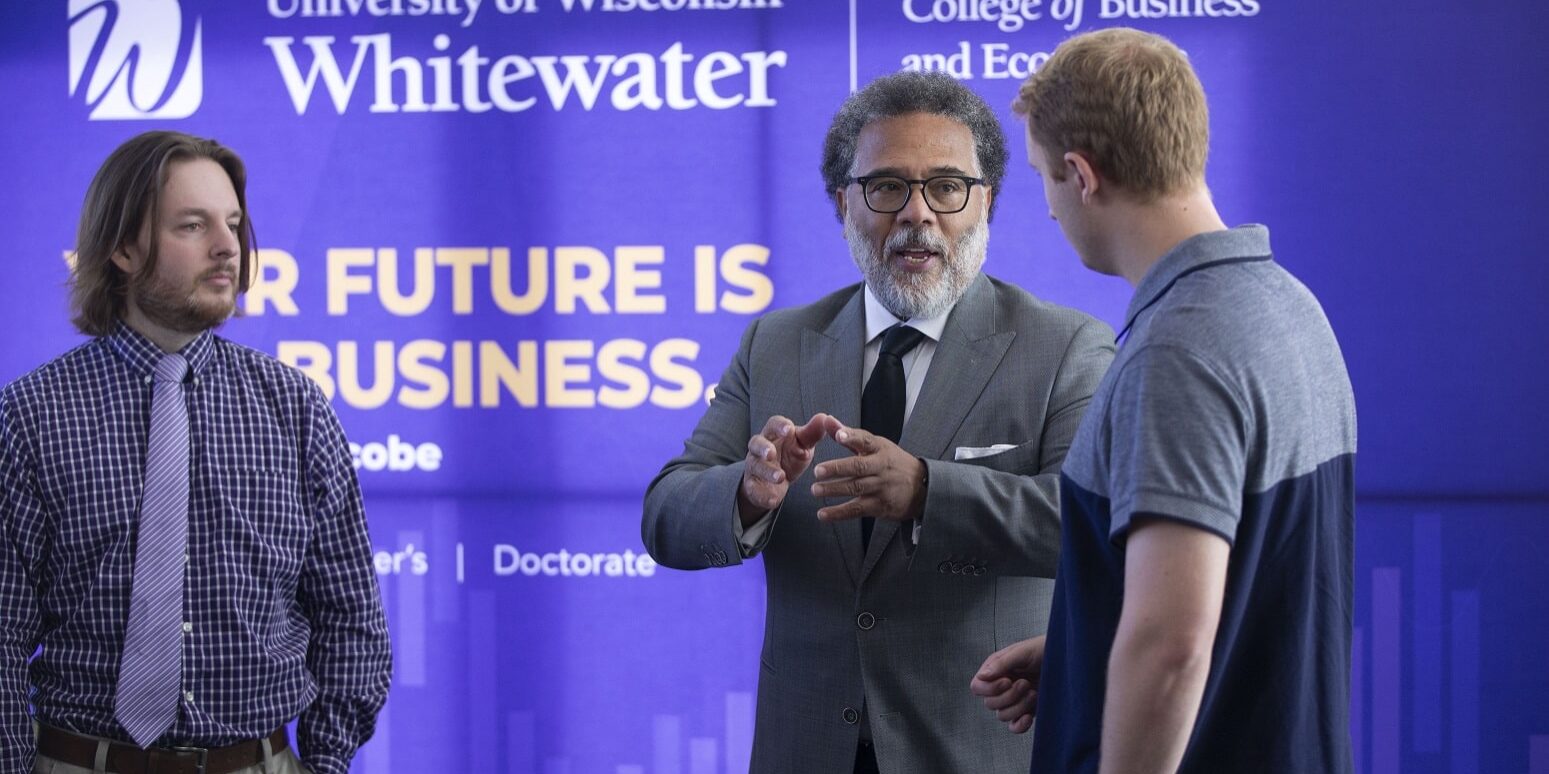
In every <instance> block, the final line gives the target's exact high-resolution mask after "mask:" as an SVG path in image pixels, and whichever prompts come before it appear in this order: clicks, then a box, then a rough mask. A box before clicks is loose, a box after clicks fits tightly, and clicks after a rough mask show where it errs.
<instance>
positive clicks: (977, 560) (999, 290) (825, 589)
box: [641, 274, 1113, 774]
mask: <svg viewBox="0 0 1549 774" xmlns="http://www.w3.org/2000/svg"><path fill="white" fill-rule="evenodd" d="M865 327H866V326H865V311H864V302H863V295H862V292H861V286H860V285H859V284H857V285H853V286H851V287H848V288H845V289H843V290H841V291H839V292H837V293H834V294H832V295H830V296H827V297H825V298H823V299H822V300H820V301H817V302H816V303H813V304H810V305H808V306H804V307H800V308H795V309H785V310H780V311H776V312H771V313H769V314H768V315H766V316H764V317H763V318H761V319H759V320H757V321H755V322H754V323H753V324H752V325H750V326H749V327H748V329H747V332H746V333H745V334H744V335H743V338H742V345H741V347H740V349H739V350H738V352H737V356H736V359H735V360H734V361H733V362H732V364H731V365H730V366H729V367H728V368H727V370H726V373H725V375H724V376H722V378H721V381H720V384H719V386H718V387H717V388H716V392H715V399H714V400H713V401H712V402H711V404H710V407H709V409H708V410H707V411H706V412H705V415H704V417H703V418H701V419H700V421H699V425H698V426H697V427H696V428H694V434H693V435H692V436H691V437H690V438H689V439H688V442H687V443H686V444H685V448H684V451H683V454H682V455H680V456H679V457H677V458H676V459H674V460H672V461H671V462H668V463H667V465H666V466H665V467H664V468H662V471H661V473H660V474H658V475H657V477H656V480H655V481H653V482H651V487H650V489H649V491H647V493H646V497H645V510H644V517H643V519H642V524H641V532H642V536H643V538H644V541H645V545H646V548H647V549H648V550H649V551H650V553H651V556H652V557H653V558H654V559H655V560H656V561H657V562H659V563H660V564H663V565H666V566H668V567H675V568H678V569H685V570H698V569H703V568H707V567H720V566H726V565H733V564H739V563H741V561H742V553H741V550H740V548H739V546H738V543H737V540H736V538H735V537H734V533H733V529H732V522H733V519H735V518H736V515H735V514H736V508H737V505H736V502H737V500H736V497H737V487H738V486H739V483H740V481H741V478H742V469H743V458H744V457H745V456H746V453H747V442H748V439H749V437H751V435H752V434H753V433H756V432H758V431H759V430H760V429H762V428H763V425H764V422H765V421H766V420H767V419H768V418H769V417H770V416H773V415H776V414H780V415H783V416H786V417H788V418H790V419H791V420H793V421H795V422H797V423H801V422H804V421H806V419H807V418H809V417H811V416H812V415H813V414H815V413H817V412H820V411H823V412H828V413H830V414H833V415H834V416H836V417H838V418H839V419H840V421H842V422H844V423H845V424H848V425H855V426H859V423H860V405H861V362H862V361H861V353H862V349H863V347H864V346H865V340H864V339H865ZM1112 359H1113V332H1112V330H1111V329H1110V328H1108V326H1106V325H1104V324H1103V323H1101V322H1099V321H1098V320H1095V319H1093V318H1091V317H1089V316H1087V315H1085V314H1082V313H1080V312H1076V311H1074V310H1071V309H1067V308H1064V307H1060V306H1055V305H1053V304H1048V303H1045V302H1043V301H1040V300H1038V299H1036V298H1034V297H1033V296H1031V295H1030V294H1028V293H1027V292H1026V291H1023V290H1021V289H1020V288H1017V287H1014V286H1012V285H1008V284H1005V283H1002V282H1000V281H998V280H993V279H990V278H989V277H987V276H985V275H982V274H981V275H980V276H979V277H978V278H977V279H976V280H975V281H974V282H973V284H972V285H970V287H969V288H968V290H967V292H966V293H964V295H963V297H962V299H961V300H959V301H958V304H957V306H956V307H955V308H954V309H953V311H952V314H951V315H950V316H949V317H948V318H947V323H946V328H945V330H944V331H943V332H942V338H941V341H940V343H939V344H938V346H937V348H936V353H935V355H934V357H933V359H932V361H931V364H930V371H929V372H928V373H927V374H926V377H925V383H924V386H923V387H922V388H921V392H920V394H919V396H918V397H917V398H916V401H915V405H914V410H913V412H912V413H911V414H910V417H909V421H908V423H907V424H906V425H905V426H904V431H903V437H902V438H901V439H900V445H901V446H902V447H903V448H904V449H906V450H907V451H909V452H910V453H912V454H915V455H917V456H919V457H921V458H922V459H924V460H925V461H926V467H927V468H928V471H929V484H928V486H927V493H926V500H925V512H924V516H923V517H922V527H921V531H920V540H919V544H918V546H914V545H911V542H910V540H909V534H908V526H907V525H904V527H903V529H900V525H899V524H898V523H897V522H892V521H887V520H882V519H878V520H877V523H876V528H875V531H874V532H873V534H872V538H871V544H870V550H869V551H868V552H866V553H865V554H864V555H863V554H862V552H861V525H860V523H859V522H858V521H853V520H852V521H848V522H844V523H839V524H824V523H820V522H819V521H818V520H817V519H816V517H815V516H814V515H813V514H814V513H815V512H816V511H817V509H818V508H820V507H822V505H823V503H821V502H819V501H818V500H817V499H815V498H813V497H812V495H811V492H810V487H811V484H812V480H813V479H812V473H811V469H810V468H809V469H808V472H807V473H806V474H804V475H803V476H802V477H801V478H800V479H798V480H797V481H795V482H793V483H792V485H791V487H790V489H789V491H788V493H787V494H786V499H785V502H784V504H783V505H782V506H781V507H780V509H779V510H778V511H777V512H776V514H775V518H776V519H777V520H776V521H775V523H774V525H773V527H772V528H771V529H770V530H769V531H768V532H767V533H765V538H764V541H763V545H762V546H760V550H761V551H762V553H763V556H764V571H765V573H766V580H767V584H768V605H767V614H766V619H765V622H764V648H763V657H762V659H761V661H762V669H761V672H760V677H759V686H758V710H757V721H756V723H757V725H756V729H755V732H754V742H753V763H752V771H754V772H760V773H762V772H800V773H801V774H825V773H827V772H832V773H833V774H849V772H850V771H851V767H852V766H853V764H854V759H855V749H856V744H857V739H858V734H859V732H860V725H859V722H858V721H859V719H860V712H861V711H862V710H863V709H864V711H865V712H866V714H867V721H868V722H869V724H870V729H871V735H872V738H873V740H874V742H875V744H876V752H877V758H878V762H879V763H880V764H881V768H882V770H883V771H885V772H888V774H909V773H912V772H919V773H920V774H945V773H948V772H1016V773H1017V774H1021V772H1025V771H1026V770H1027V767H1028V764H1029V761H1030V759H1031V736H1032V734H1024V735H1021V736H1017V735H1013V734H1011V733H1010V732H1008V731H1007V730H1006V728H1005V726H1003V725H1002V724H1000V723H999V722H997V721H996V720H995V718H994V716H993V715H992V714H991V713H990V712H989V711H988V710H986V709H985V708H984V706H983V705H982V704H980V702H979V701H978V699H976V698H975V697H974V696H972V695H971V694H970V693H969V692H968V683H969V681H970V680H971V679H972V678H973V675H974V672H975V671H976V670H977V669H978V667H979V664H980V663H981V662H982V661H983V659H984V658H985V656H988V655H989V654H990V653H991V652H992V651H994V650H997V649H999V648H1002V647H1005V646H1006V645H1009V644H1011V643H1012V642H1014V641H1016V640H1020V639H1024V638H1026V637H1031V636H1034V635H1036V634H1041V633H1042V632H1043V631H1044V629H1045V627H1046V625H1047V620H1048V616H1049V600H1050V594H1051V592H1052V590H1053V586H1054V581H1053V580H1052V579H1053V577H1054V571H1055V567H1056V563H1057V558H1058V552H1059V546H1060V522H1059V490H1058V480H1059V469H1060V464H1061V462H1062V461H1063V460H1064V458H1065V451H1066V449H1067V448H1068V447H1069V446H1070V442H1071V439H1072V437H1074V435H1075V432H1076V426H1077V424H1078V423H1079V422H1080V421H1081V415H1082V413H1083V412H1084V411H1085V409H1086V406H1087V402H1088V401H1089V400H1090V399H1091V395H1092V392H1093V391H1094V390H1095V389H1096V388H1097V383H1098V381H1099V380H1100V379H1101V378H1102V375H1103V372H1104V371H1105V370H1106V369H1107V367H1108V363H1109V361H1111V360H1112ZM994 444H1017V445H1016V446H1015V448H1012V449H1010V450H1008V451H1003V452H1001V453H999V454H994V455H991V456H988V457H984V458H981V459H976V460H973V461H971V462H967V463H962V462H952V461H951V460H952V459H953V457H954V453H955V450H956V449H957V448H958V447H964V446H973V447H986V446H991V445H994ZM847 454H849V452H847V451H846V450H845V449H844V448H843V447H841V446H839V445H838V444H836V443H834V442H833V441H832V440H824V441H823V442H822V443H821V444H820V445H819V447H818V449H817V454H816V459H815V460H814V461H813V465H814V466H816V465H817V463H819V462H822V461H823V460H827V459H835V458H839V457H842V456H845V455H847ZM835 502H838V501H837V500H836V501H835Z"/></svg>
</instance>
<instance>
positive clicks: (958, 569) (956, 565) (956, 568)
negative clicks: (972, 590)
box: [952, 562, 963, 575]
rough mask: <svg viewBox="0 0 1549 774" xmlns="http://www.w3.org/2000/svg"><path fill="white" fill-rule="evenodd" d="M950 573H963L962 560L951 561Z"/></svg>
mask: <svg viewBox="0 0 1549 774" xmlns="http://www.w3.org/2000/svg"><path fill="white" fill-rule="evenodd" d="M952 574H953V575H962V574H963V563H962V562H953V563H952Z"/></svg>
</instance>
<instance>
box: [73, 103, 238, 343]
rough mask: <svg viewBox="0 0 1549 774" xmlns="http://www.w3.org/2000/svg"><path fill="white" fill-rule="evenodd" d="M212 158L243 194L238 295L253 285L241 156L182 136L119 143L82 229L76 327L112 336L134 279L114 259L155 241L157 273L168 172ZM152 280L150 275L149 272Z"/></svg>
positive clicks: (86, 208)
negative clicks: (143, 236) (161, 205)
mask: <svg viewBox="0 0 1549 774" xmlns="http://www.w3.org/2000/svg"><path fill="white" fill-rule="evenodd" d="M201 158H203V159H209V160H211V161H214V162H215V163H217V164H219V165H220V166H221V169H224V170H226V175H227V176H228V177H230V178H231V187H232V188H233V189H234V190H235V191H236V193H237V206H238V207H239V208H240V209H241V211H242V223H241V225H240V226H239V227H238V229H237V242H238V244H239V245H240V246H241V251H242V256H241V259H240V260H241V265H240V266H239V267H238V270H237V294H238V295H239V296H240V295H241V294H242V293H244V292H246V291H247V289H248V287H249V285H251V284H252V276H253V266H254V261H253V259H254V253H253V250H254V240H253V222H252V221H251V220H250V219H249V218H248V214H247V169H246V167H244V166H243V164H242V159H241V158H240V157H238V156H237V154H236V152H235V151H233V150H231V149H230V148H227V147H226V146H224V145H221V144H220V143H218V142H216V141H215V140H207V139H204V138H202V137H194V136H192V135H188V134H183V133H182V132H166V131H156V132H145V133H144V134H139V135H136V136H134V137H132V138H130V139H129V140H128V141H126V142H125V143H124V144H123V145H120V146H118V148H117V149H116V150H114V151H113V153H112V155H110V156H108V159H107V161H104V162H102V168H101V169H98V170H97V175H96V177H93V178H92V181H91V185H90V186H89V187H88V188H87V189H86V201H85V203H83V204H82V205H81V225H80V229H79V230H78V231H77V232H76V237H75V263H74V266H73V267H72V268H71V271H70V310H71V313H72V317H71V322H73V323H75V327H76V329H77V330H79V331H80V332H81V333H84V334H87V335H88V336H105V335H107V334H109V333H111V332H112V331H113V327H114V324H115V322H116V321H117V320H118V319H119V318H120V317H122V316H123V314H124V304H125V302H126V299H127V297H128V296H127V291H128V287H129V283H130V278H129V276H128V275H127V274H125V273H124V271H123V270H122V269H120V268H119V267H118V266H117V265H115V264H114V263H113V261H112V258H113V255H114V254H115V253H117V252H119V251H120V250H123V249H125V248H126V247H128V246H129V245H132V244H135V243H136V242H137V241H138V240H139V238H140V235H141V233H142V231H141V230H142V229H145V231H144V233H146V234H148V235H149V237H150V248H149V250H148V251H147V252H146V255H145V265H144V266H143V267H142V268H141V269H140V270H141V271H142V272H153V271H155V269H156V255H157V242H158V240H157V236H156V234H157V228H158V226H159V225H160V223H159V220H160V217H159V213H158V212H157V210H158V205H159V202H160V200H161V191H162V188H163V187H164V186H165V185H166V184H167V173H168V171H169V168H170V167H171V165H172V164H173V163H174V162H179V161H187V160H190V159H201ZM147 276H149V275H147Z"/></svg>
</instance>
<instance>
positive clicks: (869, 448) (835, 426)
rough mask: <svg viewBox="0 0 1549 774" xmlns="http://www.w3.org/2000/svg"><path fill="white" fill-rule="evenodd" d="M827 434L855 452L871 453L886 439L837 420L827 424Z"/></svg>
mask: <svg viewBox="0 0 1549 774" xmlns="http://www.w3.org/2000/svg"><path fill="white" fill-rule="evenodd" d="M829 431H830V432H829V434H830V435H832V436H833V437H834V440H835V441H837V442H838V443H839V445H840V446H843V447H844V448H846V449H849V450H850V451H852V452H855V453H856V454H873V453H875V452H876V451H877V449H878V448H880V444H882V443H888V441H887V439H885V438H880V437H878V436H875V435H872V434H871V433H868V432H866V431H865V430H862V429H860V428H858V427H846V426H845V425H844V424H842V423H840V422H839V421H838V420H834V422H833V423H832V424H830V425H829Z"/></svg>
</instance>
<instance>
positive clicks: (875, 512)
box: [818, 497, 882, 521]
mask: <svg viewBox="0 0 1549 774" xmlns="http://www.w3.org/2000/svg"><path fill="white" fill-rule="evenodd" d="M881 511H882V509H881V507H880V504H879V503H878V502H877V500H876V498H874V497H857V498H855V499H854V500H851V501H849V502H846V503H843V504H840V505H831V506H829V507H827V508H819V509H818V521H847V520H849V519H858V518H860V517H862V516H881V515H882V513H881Z"/></svg>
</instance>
